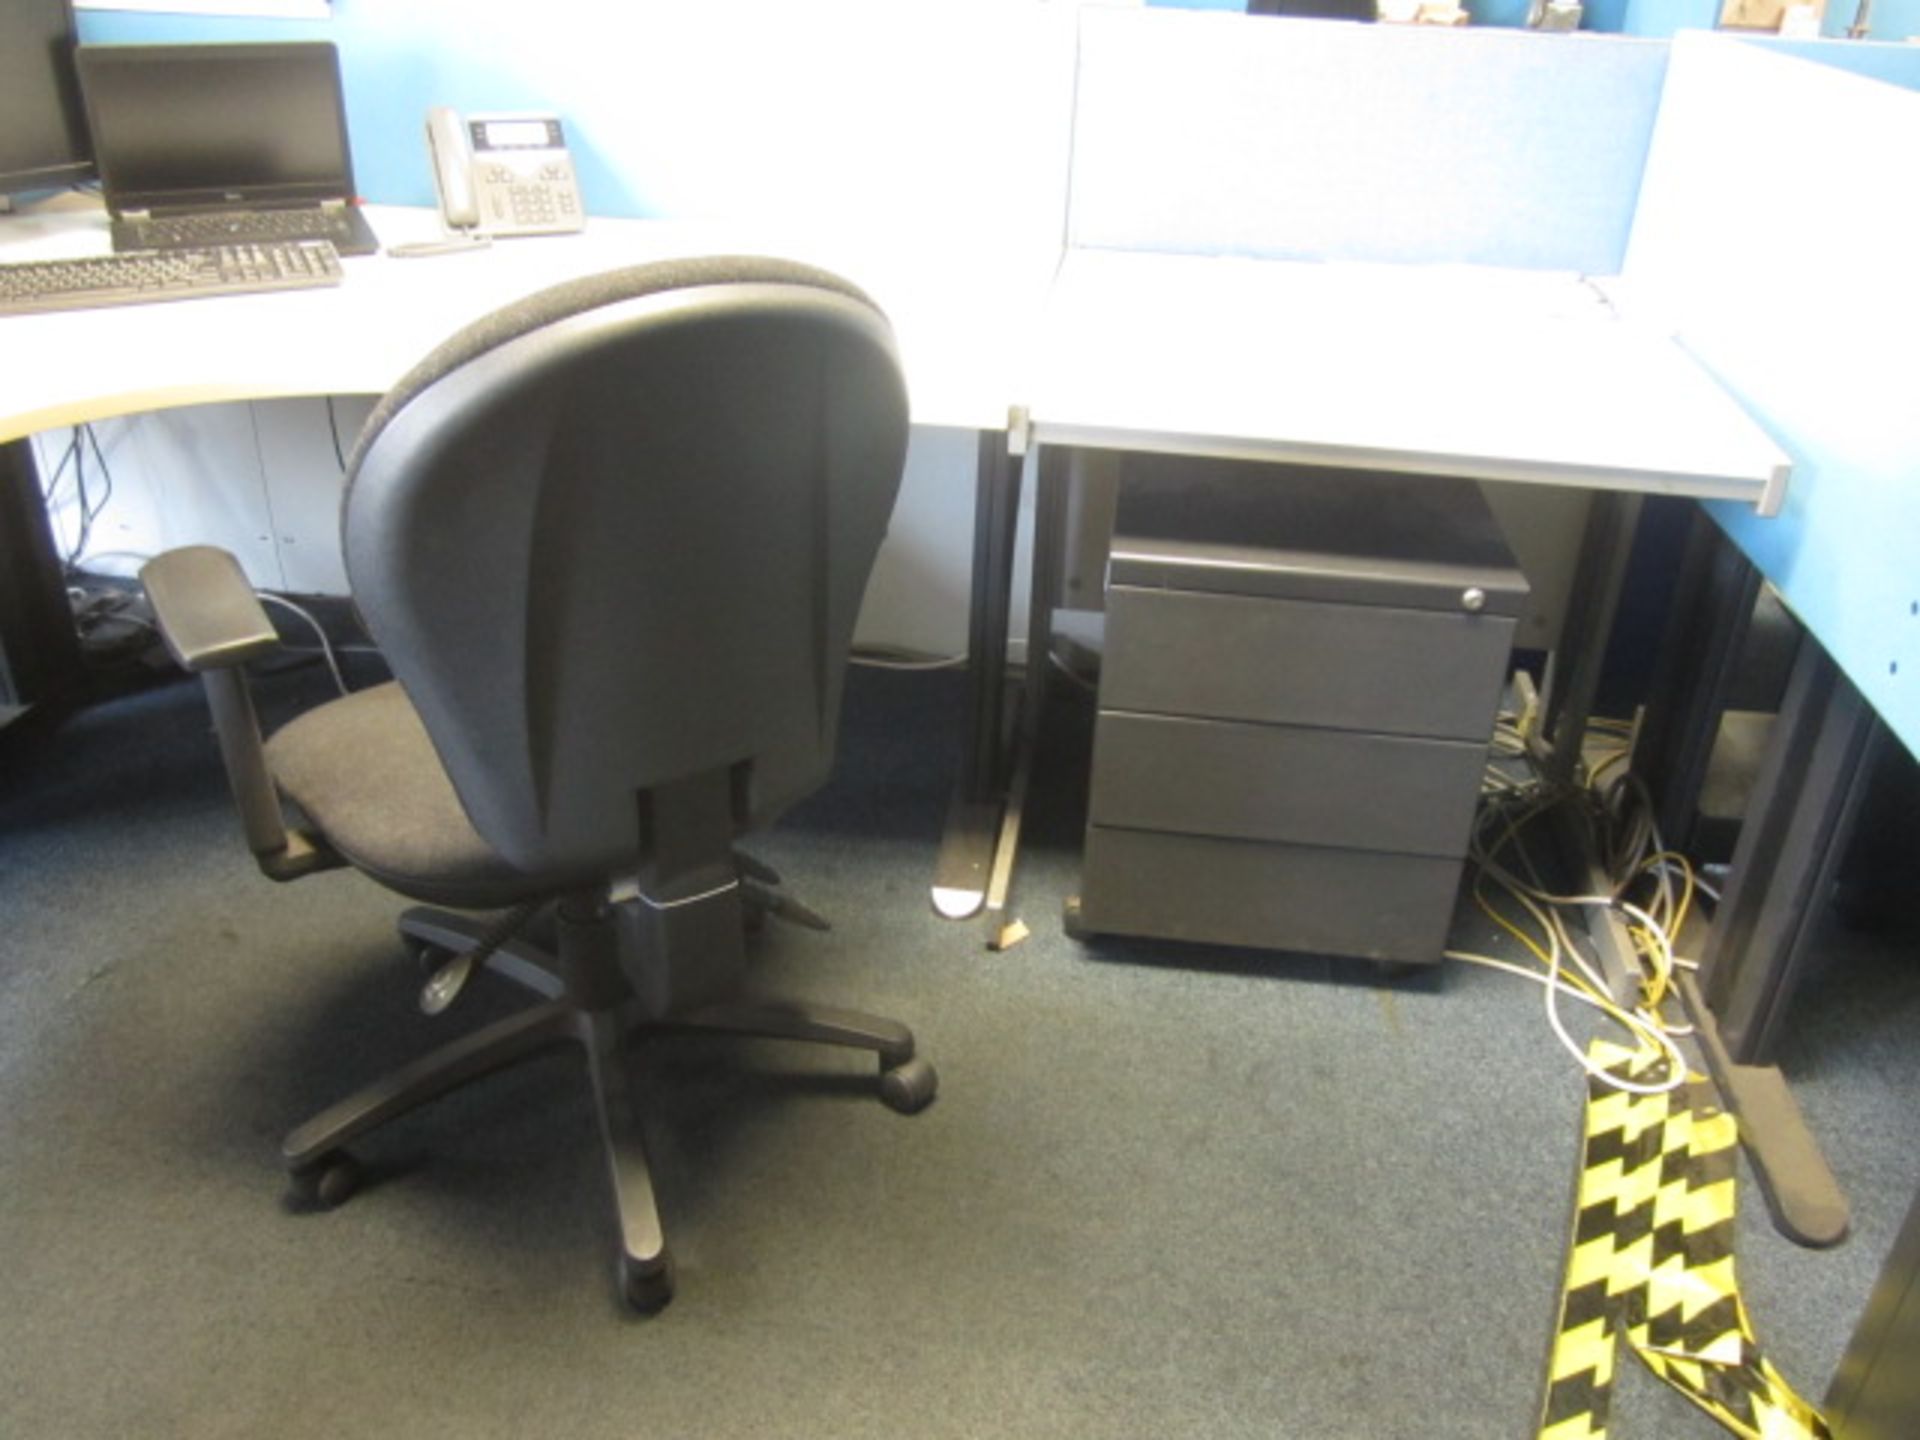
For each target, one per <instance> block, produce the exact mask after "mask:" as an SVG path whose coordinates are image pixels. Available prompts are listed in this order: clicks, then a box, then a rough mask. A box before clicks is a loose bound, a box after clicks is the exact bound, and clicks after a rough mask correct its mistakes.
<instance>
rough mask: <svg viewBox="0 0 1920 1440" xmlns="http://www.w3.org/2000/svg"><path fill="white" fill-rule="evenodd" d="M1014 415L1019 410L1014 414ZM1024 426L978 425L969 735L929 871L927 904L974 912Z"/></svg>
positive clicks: (993, 830)
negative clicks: (931, 874) (991, 427)
mask: <svg viewBox="0 0 1920 1440" xmlns="http://www.w3.org/2000/svg"><path fill="white" fill-rule="evenodd" d="M1014 419H1015V421H1016V422H1017V419H1018V417H1014ZM1023 445H1024V426H1022V425H1020V424H1018V423H1011V424H1009V426H1008V428H1007V429H1006V430H1005V431H983V432H982V433H981V435H980V447H979V461H978V469H977V471H976V476H975V482H974V483H975V490H974V512H973V598H972V603H971V605H970V606H969V624H968V637H967V679H968V706H967V736H966V741H965V751H964V753H963V754H962V756H961V759H960V780H959V783H958V785H957V786H956V787H955V790H954V796H953V803H952V805H951V806H950V807H949V809H948V811H947V828H946V833H945V835H944V836H943V837H942V839H941V842H940V856H939V859H938V861H937V863H936V865H935V869H934V879H933V908H934V909H935V910H937V911H939V912H940V913H941V914H942V915H945V916H947V917H948V918H949V919H954V920H961V919H965V918H966V917H968V916H970V915H974V914H977V913H978V912H979V910H980V907H981V906H982V905H983V904H985V903H986V898H987V884H988V880H989V877H990V873H991V871H992V869H993V860H994V851H995V849H996V847H997V845H998V842H999V834H1000V822H1001V812H1002V810H1003V809H1004V802H1005V790H1004V777H1005V776H1006V774H1007V684H1006V677H1007V623H1008V617H1009V615H1010V614H1011V612H1012V608H1013V542H1014V534H1015V531H1016V529H1017V528H1018V525H1019V521H1020V462H1021V453H1020V450H1019V449H1018V448H1016V446H1023Z"/></svg>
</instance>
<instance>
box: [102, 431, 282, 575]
mask: <svg viewBox="0 0 1920 1440" xmlns="http://www.w3.org/2000/svg"><path fill="white" fill-rule="evenodd" d="M125 423H126V426H127V429H128V432H129V435H128V440H129V444H128V446H127V454H128V458H129V459H130V460H131V461H133V462H134V463H133V467H132V469H131V470H130V471H129V472H128V473H127V476H126V478H127V479H128V480H129V481H132V480H135V479H137V480H138V481H139V482H140V483H141V484H143V485H144V487H145V490H146V494H147V496H148V499H149V501H150V503H151V505H152V507H153V514H154V516H155V517H156V519H157V523H158V529H159V532H160V533H159V541H160V544H159V545H157V546H156V547H154V548H156V549H164V548H169V547H172V546H175V545H199V544H204V545H219V546H221V547H222V548H224V549H227V550H230V551H232V552H233V554H234V556H235V557H236V558H237V559H238V560H239V561H240V568H241V569H242V570H243V571H245V572H246V576H247V579H248V580H249V581H251V582H252V583H253V584H254V585H256V586H259V587H261V588H263V589H275V590H277V589H279V588H280V587H281V585H282V584H283V581H282V579H281V575H280V560H279V556H278V555H277V554H276V553H275V549H274V543H273V520H272V516H271V514H270V512H269V510H268V508H267V492H266V485H265V482H264V480H263V478H262V476H261V472H260V449H259V446H258V445H257V444H256V443H255V441H254V426H253V407H252V406H250V405H247V404H244V403H235V404H231V405H195V406H191V407H187V408H184V409H179V410H156V411H153V412H151V413H150V414H146V415H138V416H134V417H132V418H131V419H129V420H128V421H126V422H125ZM115 479H116V488H117V486H118V482H119V479H120V472H118V471H116V475H115Z"/></svg>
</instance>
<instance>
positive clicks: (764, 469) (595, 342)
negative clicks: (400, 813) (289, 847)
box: [343, 258, 907, 874]
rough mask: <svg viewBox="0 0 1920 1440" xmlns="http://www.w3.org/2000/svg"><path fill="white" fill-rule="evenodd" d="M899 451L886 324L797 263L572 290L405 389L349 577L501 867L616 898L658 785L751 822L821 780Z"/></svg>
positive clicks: (499, 321)
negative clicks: (694, 785)
mask: <svg viewBox="0 0 1920 1440" xmlns="http://www.w3.org/2000/svg"><path fill="white" fill-rule="evenodd" d="M906 439H907V402H906V395H905V390H904V386H903V383H902V380H901V376H900V371H899V366H898V363H897V359H896V356H895V353H894V348H893V342H892V336H891V332H890V330H889V328H888V325H887V322H886V320H885V318H884V317H883V316H882V315H881V314H880V312H879V311H878V310H877V309H876V308H875V307H874V306H873V304H872V303H871V302H870V301H868V300H867V299H866V297H865V296H863V295H862V294H860V292H859V291H857V290H855V289H853V288H852V287H851V286H849V285H847V284H846V283H845V282H844V281H841V280H838V279H836V278H835V277H833V276H830V275H826V274H824V273H822V272H818V271H813V270H810V269H807V268H805V267H801V266H797V265H791V264H787V263H784V262H779V261H770V260H759V259H736V258H724V259H707V260H701V261H688V262H672V263H667V264H660V265H648V266H641V267H637V268H634V269H631V270H623V271H619V272H616V273H613V274H609V275H603V276H597V277H593V278H591V279H588V280H584V281H579V282H575V283H572V284H569V285H565V286H561V287H559V288H557V289H555V290H551V291H547V292H544V293H542V294H540V295H536V296H534V297H532V298H530V299H528V300H526V301H523V302H521V303H520V304H518V305H515V306H513V307H510V308H509V309H507V310H504V311H501V312H500V313H499V314H497V315H495V316H492V317H490V318H489V319H487V320H485V321H482V322H481V323H480V324H478V325H476V326H473V327H471V328H470V329H469V330H467V331H464V332H462V333H461V334H460V335H457V336H455V337H454V338H453V339H452V340H450V341H448V342H447V343H446V344H445V345H443V346H441V347H440V348H439V349H438V350H436V351H435V352H434V353H433V354H432V355H431V356H429V357H428V358H427V360H426V361H424V362H423V363H422V364H421V365H420V366H419V367H418V368H416V370H415V371H414V372H413V373H412V374H410V375H409V376H408V377H407V378H406V379H404V380H403V381H402V382H401V383H400V385H399V386H397V387H396V388H395V390H394V391H393V392H392V393H391V394H390V395H389V396H388V397H387V398H386V399H385V400H383V401H382V402H381V404H380V406H379V407H378V408H377V409H376V410H375V412H374V414H373V416H372V418H371V419H370V420H369V422H368V426H367V429H366V431H365V432H364V434H363V436H362V438H361V441H360V444H359V445H358V446H357V447H356V450H355V453H354V456H353V458H352V461H351V462H350V465H349V488H348V494H347V501H346V506H345V511H344V518H343V525H344V530H345V536H344V538H345V547H346V560H347V571H348V576H349V579H350V581H351V583H352V586H353V592H354V596H355V600H356V603H357V604H358V605H359V607H360V610H361V613H362V615H363V617H364V618H365V620H366V623H367V625H368V628H369V629H370V630H371V632H372V634H373V636H374V638H375V640H376V641H377V642H378V643H379V645H380V646H381V648H382V649H383V650H384V652H385V653H386V656H387V658H388V660H389V662H390V663H391V665H392V667H393V670H394V674H395V676H396V678H397V679H398V680H399V681H400V682H401V684H402V685H403V687H404V688H405V690H406V692H407V694H408V696H409V698H410V699H411V700H412V702H413V704H414V706H415V707H416V708H417V709H418V711H419V712H420V715H421V718H422V720H423V721H424V722H425V725H426V728H427V731H428V734H429V735H430V736H431V737H432V740H433V743H434V747H435V749H436V750H437V751H438V753H439V755H440V758H441V761H442V763H443V764H444V765H445V767H446V769H447V772H448V774H449V775H450V776H451V778H452V780H453V783H454V786H455V788H456V790H457V791H458V793H459V795H460V798H461V801H462V804H463V805H464V806H465V808H466V810H467V813H468V815H469V817H470V818H471V820H472V821H473V824H474V827H475V828H476V829H477V830H478V831H479V832H480V834H481V835H482V836H483V837H484V838H485V839H486V840H487V841H488V843H489V844H491V845H492V846H493V847H494V848H495V849H496V850H497V851H499V852H500V854H501V855H502V856H504V857H505V858H506V859H507V860H508V861H509V862H511V863H512V864H514V865H515V866H517V867H519V868H521V869H523V870H527V871H532V872H541V873H544V872H558V873H570V874H577V873H581V872H585V871H592V872H597V873H602V874H613V873H617V872H618V871H619V870H620V869H621V868H622V867H623V866H626V865H629V864H630V863H631V862H632V860H633V858H634V857H635V856H636V854H637V851H638V848H639V845H640V838H639V837H640V831H641V825H642V822H641V818H640V802H639V800H638V798H637V797H638V796H639V794H640V792H642V791H645V790H647V789H649V788H650V787H653V786H656V785H659V784H661V783H663V782H666V781H671V780H675V779H678V778H683V777H686V776H690V775H693V774H697V773H702V772H708V771H712V770H714V769H718V768H727V769H731V770H732V772H733V775H734V783H735V785H736V787H737V790H736V801H735V808H736V812H737V813H736V820H737V821H738V822H739V823H740V824H741V825H743V826H744V825H746V824H750V823H751V824H758V823H764V822H765V821H767V820H770V819H772V818H773V816H774V815H775V814H776V813H777V812H778V811H779V810H780V809H782V808H784V807H785V806H786V805H788V804H790V803H791V802H792V801H794V800H795V799H798V798H799V797H800V796H802V795H804V794H806V793H807V792H808V791H809V790H811V789H812V788H814V787H815V786H817V785H818V784H819V783H820V782H821V781H822V780H823V779H824V778H825V776H826V773H827V770H828V768H829V766H830V764H831V761H832V752H833V745H834V738H835V733H836V729H837V725H838V720H839V709H840V696H841V688H842V681H843V678H844V666H845V662H846V652H847V649H848V646H849V644H850V643H851V640H852V635H853V625H854V620H855V617H856V614H857V612H858V609H859V606H860V601H861V597H862V594H863V593H864V591H865V588H866V584H867V579H868V576H869V573H870V572H871V569H872V565H873V560H874V555H875V553H876V551H877V549H878V547H879V544H880V540H881V538H882V536H883V534H884V532H885V530H886V526H887V522H888V518H889V516H890V515H891V513H892V510H893V504H894V498H895V495H896V492H897V490H898V486H899V480H900V472H901V466H902V463H903V459H904V455H905V449H906Z"/></svg>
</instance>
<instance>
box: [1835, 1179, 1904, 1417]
mask: <svg viewBox="0 0 1920 1440" xmlns="http://www.w3.org/2000/svg"><path fill="white" fill-rule="evenodd" d="M1916 1354H1920V1198H1916V1199H1915V1200H1914V1202H1913V1208H1911V1209H1910V1210H1908V1211H1907V1223H1906V1224H1905V1225H1903V1226H1901V1227H1900V1237H1899V1239H1897V1240H1895V1241H1894V1242H1893V1250H1892V1252H1891V1253H1890V1254H1889V1255H1888V1256H1887V1260H1886V1264H1884V1265H1882V1266H1881V1267H1880V1278H1879V1279H1878V1280H1876V1281H1874V1284H1873V1294H1872V1295H1871V1296H1869V1297H1868V1299H1867V1309H1866V1313H1865V1314H1863V1315H1862V1316H1861V1317H1860V1324H1859V1326H1858V1327H1857V1328H1856V1329H1855V1330H1854V1332H1853V1339H1852V1341H1851V1342H1850V1343H1849V1344H1848V1345H1847V1353H1846V1355H1845V1356H1843V1357H1842V1358H1841V1361H1840V1368H1839V1369H1838V1370H1837V1371H1836V1372H1834V1377H1833V1386H1832V1388H1831V1389H1829V1390H1828V1391H1827V1421H1828V1423H1829V1424H1831V1425H1832V1426H1833V1433H1834V1434H1835V1435H1836V1436H1838V1437H1839V1440H1898V1437H1900V1436H1911V1435H1915V1434H1920V1368H1916V1367H1915V1365H1914V1363H1913V1357H1914V1356H1915V1355H1916Z"/></svg>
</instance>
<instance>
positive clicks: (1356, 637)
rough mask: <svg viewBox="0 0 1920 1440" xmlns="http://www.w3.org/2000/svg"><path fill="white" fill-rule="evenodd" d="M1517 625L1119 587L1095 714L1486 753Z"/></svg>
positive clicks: (1110, 597) (1112, 601)
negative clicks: (1323, 732)
mask: <svg viewBox="0 0 1920 1440" xmlns="http://www.w3.org/2000/svg"><path fill="white" fill-rule="evenodd" d="M1513 627H1514V622H1513V621H1512V620H1510V619H1508V618H1506V617H1504V616H1497V615H1487V614H1479V615H1470V614H1467V613H1465V612H1461V613H1458V614H1454V613H1443V612H1440V611H1428V610H1401V609H1395V608H1392V607H1388V606H1378V605H1337V604H1328V603H1322V602H1316V601H1304V600H1262V599H1254V598H1248V597H1244V596H1238V595H1209V594H1199V593H1195V592H1190V591H1167V590H1141V589H1135V588H1133V587H1130V586H1121V585H1115V586H1112V587H1110V588H1109V589H1108V591H1107V654H1106V658H1105V661H1104V662H1103V664H1102V666H1101V675H1100V703H1101V705H1102V706H1103V707H1105V708H1108V709H1113V710H1133V711H1144V712H1148V713H1151V714H1158V715H1190V716H1197V717H1202V718H1207V719H1217V720H1254V721H1262V722H1266V723H1270V724H1281V725H1314V726H1321V727H1325V728H1329V729H1337V730H1371V731H1381V732H1386V733H1389V734H1395V735H1431V736H1437V737H1442V738H1447V739H1456V740H1474V741H1478V742H1480V743H1483V744H1484V743H1485V741H1486V739H1487V737H1488V735H1489V734H1490V733H1491V732H1492V729H1493V716H1494V712H1495V709H1496V707H1497V705H1498V703H1499V697H1500V692H1501V687H1502V686H1503V685H1504V684H1505V682H1506V672H1507V661H1508V654H1509V651H1510V650H1511V648H1512V645H1513Z"/></svg>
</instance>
